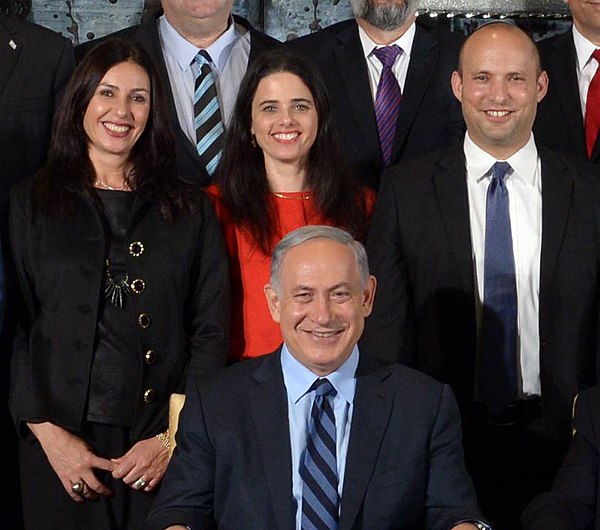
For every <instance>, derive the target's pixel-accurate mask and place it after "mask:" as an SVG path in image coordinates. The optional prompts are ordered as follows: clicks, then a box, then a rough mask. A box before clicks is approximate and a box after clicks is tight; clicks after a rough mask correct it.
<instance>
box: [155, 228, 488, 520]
mask: <svg viewBox="0 0 600 530" xmlns="http://www.w3.org/2000/svg"><path fill="white" fill-rule="evenodd" d="M375 285H376V281H375V278H374V277H373V276H370V275H369V270H368V265H367V258H366V253H365V250H364V248H363V247H362V245H361V244H360V243H358V242H357V241H355V240H353V238H352V237H351V236H350V235H349V234H348V233H347V232H345V231H343V230H340V229H338V228H333V227H326V226H319V225H317V226H305V227H302V228H299V229H297V230H295V231H293V232H290V233H289V234H288V235H287V236H285V237H284V238H283V239H282V240H281V242H280V243H279V244H278V246H277V247H276V249H275V251H274V253H273V258H272V265H271V283H270V284H267V285H266V286H265V294H266V297H267V302H268V304H269V308H270V310H271V314H272V317H273V319H274V320H275V321H276V322H278V323H279V325H280V327H281V331H282V335H283V338H284V343H283V345H282V346H281V347H280V348H279V349H278V350H276V351H275V352H273V353H271V354H268V355H265V356H263V357H259V358H256V359H252V360H248V361H244V362H242V363H239V364H237V365H234V366H231V367H229V368H226V369H225V370H224V371H222V372H221V373H220V374H217V375H216V376H215V377H213V378H211V379H209V380H207V381H205V382H201V383H200V384H198V385H196V386H195V387H192V386H190V387H189V388H188V389H187V392H186V403H185V407H184V409H183V411H182V414H181V418H180V420H179V428H178V431H177V446H176V449H175V452H174V454H173V458H172V460H171V462H170V464H169V468H168V470H167V474H166V475H165V478H164V479H163V484H162V488H161V491H160V493H159V495H158V497H157V499H156V502H155V505H154V508H153V510H152V512H151V514H150V515H149V518H148V521H147V525H146V530H163V529H169V530H182V529H186V528H189V529H193V530H199V529H201V528H236V529H237V528H252V529H254V528H256V529H265V530H266V529H268V530H277V529H279V530H293V529H296V530H313V529H318V530H337V529H340V530H350V529H361V530H392V529H407V530H408V529H416V528H423V529H428V530H434V529H435V530H476V529H485V528H488V526H487V524H486V523H485V522H484V521H483V520H482V516H481V514H480V512H479V509H478V507H477V502H476V499H475V496H474V493H473V486H472V483H471V479H470V477H469V475H468V474H467V472H466V470H465V466H464V462H463V454H462V446H461V435H460V418H459V415H458V410H457V406H456V402H455V400H454V396H453V394H452V391H451V390H450V389H449V387H447V386H445V385H443V384H441V383H439V382H437V381H435V380H433V379H431V378H429V377H428V376H426V375H424V374H421V373H419V372H416V371H413V370H411V369H410V368H406V367H402V366H400V365H397V366H393V367H386V368H381V367H380V366H379V365H377V363H375V362H374V361H372V360H371V359H370V358H369V357H366V356H363V355H362V352H359V350H358V346H357V341H358V339H359V337H360V335H361V333H362V330H363V327H364V319H365V318H366V317H367V316H368V315H369V313H370V312H371V307H372V304H373V298H374V295H375Z"/></svg>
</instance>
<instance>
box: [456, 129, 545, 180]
mask: <svg viewBox="0 0 600 530" xmlns="http://www.w3.org/2000/svg"><path fill="white" fill-rule="evenodd" d="M464 151H465V157H466V161H467V178H470V179H472V180H474V181H476V182H478V183H479V182H481V181H483V180H484V178H485V177H488V176H490V174H491V173H490V170H491V168H492V166H493V165H494V163H495V162H497V159H496V158H494V157H493V156H492V155H490V154H489V153H487V152H486V151H484V150H483V149H481V148H480V147H479V146H478V145H476V144H475V142H473V140H471V138H470V136H469V133H467V134H466V135H465V142H464ZM506 162H508V163H509V164H510V167H511V168H512V169H513V173H511V178H514V179H519V180H521V181H522V182H524V183H525V184H528V185H529V186H535V185H536V177H537V174H538V172H537V164H538V152H537V147H536V146H535V141H534V138H533V133H532V134H531V135H530V137H529V141H528V142H527V143H526V144H525V145H524V146H523V147H521V149H519V150H518V151H517V152H516V153H514V154H513V155H511V156H510V157H508V158H507V159H506Z"/></svg>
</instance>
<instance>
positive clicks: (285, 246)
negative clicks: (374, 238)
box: [270, 225, 369, 295]
mask: <svg viewBox="0 0 600 530" xmlns="http://www.w3.org/2000/svg"><path fill="white" fill-rule="evenodd" d="M312 239H329V240H331V241H335V242H337V243H341V244H342V245H345V246H347V247H348V248H349V249H350V250H351V251H352V254H353V255H354V261H355V263H356V267H357V269H358V275H359V277H360V283H361V287H366V285H367V282H368V280H369V262H368V260H367V252H366V251H365V247H364V246H363V245H362V244H361V243H360V242H359V241H356V240H355V239H354V238H353V237H352V236H351V235H350V234H349V233H348V232H346V231H345V230H342V229H340V228H335V227H333V226H324V225H308V226H303V227H301V228H297V229H296V230H292V231H291V232H289V233H288V234H287V235H286V236H285V237H283V238H282V239H281V241H279V243H278V244H277V246H276V247H275V249H274V250H273V255H272V256H271V279H270V281H271V286H272V287H273V289H274V290H275V292H276V293H277V294H278V295H279V294H281V282H280V280H281V278H280V272H281V264H282V262H283V258H284V257H285V254H286V253H287V251H288V250H290V249H291V248H294V247H297V246H298V245H302V243H306V242H307V241H310V240H312Z"/></svg>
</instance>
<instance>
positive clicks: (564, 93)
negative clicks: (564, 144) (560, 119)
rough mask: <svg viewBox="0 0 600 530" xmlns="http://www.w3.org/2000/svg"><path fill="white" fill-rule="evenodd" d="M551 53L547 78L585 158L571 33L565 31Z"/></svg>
mask: <svg viewBox="0 0 600 530" xmlns="http://www.w3.org/2000/svg"><path fill="white" fill-rule="evenodd" d="M553 53H554V57H555V59H554V60H553V61H552V64H551V65H550V68H548V76H549V78H550V80H551V81H550V82H551V83H552V84H554V87H555V90H556V94H557V95H558V99H559V101H560V104H561V106H562V108H563V110H564V112H563V113H562V115H563V116H564V117H565V119H566V122H567V126H568V127H569V130H570V132H571V136H572V137H573V138H574V140H575V144H576V145H579V146H580V149H581V154H582V155H583V156H586V158H587V152H586V147H585V145H586V144H585V129H584V125H583V117H582V112H581V100H580V99H579V86H578V83H577V72H576V68H577V67H576V64H575V58H576V57H577V53H576V51H575V45H574V44H573V32H572V31H567V32H566V33H565V34H564V35H561V36H560V38H558V39H557V41H556V43H555V45H554V50H553ZM557 126H559V125H557ZM597 151H598V149H596V155H597V154H598V153H597Z"/></svg>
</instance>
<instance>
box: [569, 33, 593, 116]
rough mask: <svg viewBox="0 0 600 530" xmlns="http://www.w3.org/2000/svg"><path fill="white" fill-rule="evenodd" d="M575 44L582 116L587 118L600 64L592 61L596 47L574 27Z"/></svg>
mask: <svg viewBox="0 0 600 530" xmlns="http://www.w3.org/2000/svg"><path fill="white" fill-rule="evenodd" d="M573 42H574V43H575V52H576V54H577V69H576V70H577V83H578V85H579V100H580V101H581V116H582V117H585V106H586V104H587V94H588V90H589V88H590V83H591V81H592V78H593V77H594V75H595V73H596V70H597V69H598V63H597V62H596V60H595V59H592V53H593V52H594V50H595V49H596V46H595V45H594V43H592V42H591V41H589V40H587V39H586V38H585V37H584V36H583V35H582V34H581V33H580V32H579V31H578V30H577V28H576V27H575V25H573Z"/></svg>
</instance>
